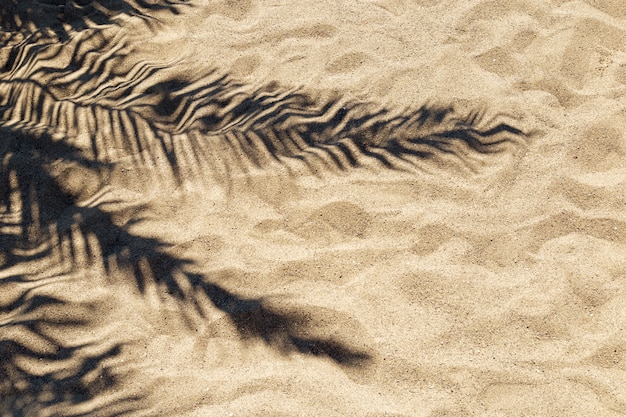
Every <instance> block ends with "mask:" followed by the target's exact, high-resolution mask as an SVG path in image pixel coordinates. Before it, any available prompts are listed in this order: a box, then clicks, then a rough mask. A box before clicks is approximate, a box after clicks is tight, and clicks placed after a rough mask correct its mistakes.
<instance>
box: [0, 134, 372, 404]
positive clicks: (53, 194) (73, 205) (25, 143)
mask: <svg viewBox="0 0 626 417" xmlns="http://www.w3.org/2000/svg"><path fill="white" fill-rule="evenodd" d="M0 139H1V142H0V143H2V154H0V157H1V158H0V159H1V160H2V161H3V165H2V172H1V174H2V175H1V176H0V178H3V179H4V181H3V183H2V188H0V190H1V191H2V193H1V194H0V197H1V199H0V208H2V213H1V215H0V220H1V223H0V226H1V227H0V242H2V244H3V245H2V247H1V249H2V252H1V254H2V259H3V267H5V269H6V270H10V269H9V268H10V267H12V266H14V265H16V264H19V263H23V262H29V261H33V260H36V259H40V258H54V257H58V258H59V259H58V263H59V264H60V265H62V266H63V265H64V266H65V267H64V268H62V269H61V272H60V274H59V275H64V274H65V275H66V274H69V273H71V272H72V271H75V270H77V269H80V268H86V267H87V265H89V264H94V263H99V262H102V263H103V265H104V268H105V270H106V271H107V272H108V273H110V274H112V272H113V271H112V269H113V268H115V269H117V270H120V269H122V270H126V271H128V272H129V274H128V275H130V276H132V277H134V280H135V285H136V287H137V288H138V289H139V290H140V291H141V292H144V291H145V290H146V287H148V286H151V285H153V286H156V287H158V288H160V289H162V290H163V291H162V294H164V296H165V297H170V298H174V299H176V300H178V301H179V304H180V311H181V313H183V315H185V316H186V317H188V318H190V319H191V317H192V316H196V315H198V316H200V317H205V312H206V310H207V308H209V304H210V305H212V306H214V307H215V308H217V309H219V310H221V311H223V312H224V313H225V314H226V315H227V317H228V318H229V319H230V320H231V321H232V323H233V324H234V325H235V328H236V329H237V331H238V332H239V334H240V335H241V336H242V338H243V339H244V340H245V339H258V340H262V341H264V342H265V343H267V344H268V345H269V346H272V347H274V348H276V349H278V350H279V351H281V352H284V353H290V352H299V353H303V354H310V355H315V356H326V357H329V358H331V359H332V360H334V361H335V362H336V363H339V364H342V365H345V366H358V365H362V364H363V363H365V362H367V360H368V359H369V358H370V355H369V354H368V353H366V352H361V351H358V350H355V349H351V348H350V347H347V346H345V345H344V344H342V343H340V342H337V341H334V340H330V339H328V340H326V339H323V338H311V337H304V336H301V334H302V331H303V329H305V328H306V326H307V322H308V319H307V318H303V317H300V316H299V315H298V314H293V313H282V312H279V311H274V310H273V309H271V308H269V307H267V306H266V305H265V303H264V300H263V299H260V298H259V299H248V298H243V297H239V296H237V295H235V294H233V293H232V292H229V291H227V290H226V289H224V288H222V287H221V286H220V285H218V284H216V283H213V282H211V281H210V280H209V279H207V277H204V276H202V275H199V274H195V273H192V272H189V271H188V267H189V266H191V265H192V262H191V261H190V260H187V259H180V258H177V257H175V256H172V255H171V254H169V253H168V251H167V248H168V245H167V244H166V243H164V242H162V241H160V240H158V239H154V238H146V237H142V236H136V235H133V234H132V233H129V232H128V230H127V229H128V227H129V226H130V225H132V224H128V225H126V226H125V227H122V226H119V225H117V224H116V222H115V221H114V219H113V216H112V215H111V214H110V213H109V212H107V211H106V210H105V209H104V208H103V206H105V205H106V204H105V203H99V204H94V205H92V206H85V205H84V204H83V203H82V202H81V201H79V199H80V198H79V197H80V190H78V191H77V190H73V189H68V188H67V185H66V184H65V183H64V180H65V179H67V178H65V177H63V176H62V175H54V171H55V169H54V168H53V167H52V165H54V164H57V165H58V164H62V165H63V166H65V167H69V168H71V169H74V170H76V169H80V170H83V171H84V173H87V172H89V173H95V174H96V176H97V177H98V176H99V175H101V174H102V173H103V171H106V170H107V169H108V168H109V166H108V165H105V164H102V163H98V162H94V161H93V160H90V159H86V158H84V156H83V155H82V154H81V152H80V151H79V150H78V149H76V148H75V147H73V146H71V145H69V144H67V143H65V142H63V141H60V140H54V139H53V138H52V137H51V136H50V135H48V134H46V133H39V134H38V133H32V132H31V133H28V132H26V131H24V130H21V131H15V130H13V129H11V128H7V127H0ZM57 171H58V172H64V171H63V170H57ZM109 203H114V202H109ZM7 219H11V220H10V221H9V220H7ZM61 247H65V248H66V250H65V252H63V251H60V253H59V251H58V250H55V248H61ZM47 281H50V278H37V277H35V278H31V277H26V276H21V275H13V276H5V277H0V290H3V292H6V291H8V293H9V294H10V293H12V291H11V290H13V292H14V291H15V286H18V287H19V288H21V290H20V291H18V293H19V294H20V295H19V297H18V298H17V299H15V300H9V301H8V302H6V303H5V302H3V304H0V352H1V353H2V354H3V356H2V357H3V363H2V366H1V367H0V376H2V377H3V378H2V381H3V383H2V385H0V394H2V395H1V398H2V399H1V400H0V409H4V410H7V413H10V414H12V415H35V414H37V413H38V412H39V411H40V410H42V409H54V407H62V406H65V407H68V408H67V409H69V410H71V409H72V406H77V405H79V404H81V403H84V402H88V401H89V400H91V399H92V398H94V397H95V396H97V395H100V394H102V393H103V392H105V391H107V390H112V389H115V387H116V384H117V381H118V378H116V377H115V376H114V375H113V372H112V371H115V369H113V370H110V369H109V368H108V367H107V366H105V365H104V364H103V362H106V361H107V360H109V359H111V358H114V357H116V356H118V355H119V353H120V348H121V346H119V345H115V346H112V347H109V348H108V349H106V350H104V351H102V352H99V353H98V354H93V353H90V354H85V353H84V351H85V350H88V351H89V350H93V348H92V347H91V346H89V345H77V346H75V345H67V344H66V343H65V342H64V341H63V340H62V338H59V334H62V333H63V331H64V329H65V328H68V327H74V328H75V327H80V326H83V327H85V328H89V327H90V326H91V324H90V322H89V320H85V319H72V318H71V316H72V313H76V312H77V311H78V312H79V311H81V310H85V309H88V306H84V305H81V304H80V303H75V302H71V301H66V300H63V299H60V298H58V297H54V296H49V295H47V294H46V292H45V290H46V288H48V286H47V283H48V282H47ZM207 302H208V303H207ZM55 309H56V310H62V312H63V313H62V315H63V317H64V318H63V319H58V318H55V314H52V317H50V314H51V313H50V311H51V310H55ZM87 313H88V312H87ZM85 315H87V316H88V315H89V314H85ZM85 315H79V316H81V317H83V316H85ZM103 346H105V345H101V346H99V348H100V349H102V348H103ZM42 360H45V361H47V362H50V363H52V364H53V365H55V366H56V368H55V369H54V370H53V371H50V372H45V373H41V372H38V371H37V370H36V369H37V364H38V363H41V362H40V361H42ZM23 363H26V364H27V365H28V366H27V367H26V368H25V367H23V366H22V365H21V364H23ZM68 363H72V366H70V365H69V364H68ZM118 371H119V370H118ZM94 373H95V374H98V377H97V378H95V379H94V377H93V374H94ZM137 399H138V398H136V397H134V398H121V399H118V400H116V401H114V402H113V403H112V404H109V405H107V407H106V408H102V409H100V410H92V412H96V411H98V412H103V413H104V412H105V410H106V412H107V413H108V412H109V411H110V410H116V411H115V413H119V412H121V411H120V410H124V412H128V411H131V410H132V408H133V407H134V406H133V405H132V403H133V401H136V400H137ZM51 407H52V408H51ZM102 407H104V406H102ZM36 410H39V411H36ZM63 415H78V414H72V413H71V412H70V413H65V412H64V414H63Z"/></svg>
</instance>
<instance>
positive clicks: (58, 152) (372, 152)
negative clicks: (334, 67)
mask: <svg viewBox="0 0 626 417" xmlns="http://www.w3.org/2000/svg"><path fill="white" fill-rule="evenodd" d="M4 1H5V3H7V0H4ZM119 3H120V4H121V3H124V4H127V2H121V0H120V2H119ZM143 3H144V2H143V1H140V0H137V3H136V4H139V5H140V6H142V7H147V5H149V4H148V3H146V4H143ZM7 4H8V5H9V6H11V7H12V8H13V9H15V8H16V7H18V6H17V2H14V1H9V2H8V3H7ZM55 4H56V3H55ZM72 4H73V5H76V4H77V3H72ZM89 4H92V2H89ZM103 4H104V3H103ZM107 4H109V3H107ZM110 4H117V3H116V2H115V1H112V2H111V3H110ZM150 4H151V3H150ZM163 4H166V5H168V7H169V6H172V7H173V5H174V2H169V1H168V2H165V3H163ZM20 7H21V6H20ZM72 7H73V6H72ZM85 7H87V6H85ZM89 7H91V6H89ZM13 9H11V10H13ZM7 10H8V9H7ZM125 10H126V11H127V12H128V13H130V12H133V10H134V9H125ZM13 13H16V12H15V11H14V12H13ZM5 18H6V17H5V15H2V19H5ZM20 18H22V17H20ZM24 18H25V19H27V18H30V17H28V16H26V17H24ZM32 19H34V18H32ZM33 22H35V23H34V24H37V22H36V21H35V20H33ZM75 29H76V28H75ZM57 35H59V37H61V35H60V34H57ZM129 51H130V49H129V47H128V45H126V44H124V42H123V40H122V39H121V38H113V39H108V38H106V37H104V36H102V35H101V34H100V33H98V32H97V31H92V30H90V29H85V30H82V31H81V32H80V33H77V34H75V35H72V36H68V37H67V41H66V42H64V43H61V44H54V43H37V42H34V43H28V42H25V43H21V44H19V45H16V46H14V47H13V48H12V49H11V51H10V53H9V55H8V57H7V58H6V60H5V62H4V63H3V67H2V69H1V70H0V161H1V165H0V262H1V263H2V265H3V267H5V268H6V269H7V270H9V269H10V268H11V267H12V266H14V265H18V264H20V263H24V262H29V261H33V260H40V259H50V260H51V262H55V261H54V260H55V259H56V260H57V261H58V264H59V265H60V270H61V272H60V274H59V275H60V276H62V275H64V274H68V273H71V272H72V271H75V270H76V269H80V268H85V267H86V266H87V265H93V264H95V263H98V264H101V265H102V266H103V268H104V271H105V272H106V273H107V274H108V275H109V276H111V277H113V276H115V275H116V274H115V271H119V270H122V271H124V272H125V273H124V274H122V276H123V277H125V278H126V279H129V278H130V279H132V280H134V282H132V283H131V284H132V285H133V286H134V287H136V288H137V289H138V290H139V291H140V292H141V293H146V292H147V291H148V289H149V288H157V289H158V291H159V293H160V294H161V295H162V296H163V297H164V298H167V299H173V300H176V301H177V302H178V304H179V310H180V312H181V313H182V314H183V316H184V317H186V318H187V319H188V320H189V322H192V321H193V320H195V319H196V318H197V317H200V318H206V317H207V310H208V309H209V308H214V309H215V308H216V309H218V310H220V311H221V312H223V313H224V314H225V316H226V317H227V318H228V320H230V322H231V323H232V324H233V325H234V328H235V329H236V330H237V332H238V333H239V335H240V336H241V337H242V339H244V340H260V341H263V342H264V343H266V344H267V345H269V346H271V347H272V348H275V349H277V350H278V351H280V352H283V353H292V352H296V353H302V354H307V355H312V356H323V357H327V358H330V359H331V360H333V361H335V362H336V363H338V364H341V365H344V366H362V365H365V364H367V363H368V361H369V360H370V359H371V358H372V356H373V355H372V354H371V353H370V352H368V351H366V350H364V349H360V348H355V347H353V346H348V345H347V344H346V343H343V342H341V341H339V340H337V339H333V338H332V337H330V336H329V337H312V336H309V335H308V334H309V333H308V332H307V329H308V328H311V327H314V326H315V317H312V316H314V314H313V313H310V314H309V312H307V311H306V308H303V309H301V310H300V311H296V312H294V311H284V310H280V309H278V308H275V307H272V305H271V303H269V302H268V300H267V299H265V298H263V297H258V298H247V297H242V296H239V295H237V294H235V293H233V292H231V291H228V290H227V289H226V288H225V287H224V286H223V285H220V283H219V282H216V280H215V279H214V277H211V276H204V275H200V274H197V273H194V272H193V262H192V261H191V260H190V259H185V258H181V257H178V256H175V255H172V253H171V251H170V250H169V245H168V244H167V242H164V241H162V240H160V239H157V238H154V237H146V236H141V235H137V234H134V233H132V232H131V230H132V226H133V225H134V224H135V223H136V222H140V221H142V216H141V213H142V211H141V207H140V206H135V209H136V211H137V213H139V215H137V216H134V217H133V220H132V221H130V222H126V223H124V224H120V221H118V220H117V219H116V213H115V210H116V208H115V207H116V206H117V205H116V203H118V202H116V201H111V200H108V201H107V198H106V197H105V194H106V192H105V191H106V190H105V187H104V185H105V184H107V183H108V182H110V179H111V177H112V175H113V173H114V172H115V170H116V167H118V166H119V165H120V164H122V163H129V162H128V161H130V164H131V168H134V169H136V170H141V171H142V172H145V173H146V174H149V176H148V178H151V179H152V181H153V184H154V185H156V186H159V187H167V186H169V185H171V184H174V185H180V184H181V183H182V182H183V181H203V182H206V183H208V184H209V186H213V185H214V184H217V185H223V184H228V183H229V181H231V180H232V179H231V177H232V176H233V175H237V174H238V173H243V174H246V173H248V172H249V171H251V170H254V169H269V168H270V167H276V166H278V167H282V168H286V169H287V170H289V171H290V172H291V173H292V175H299V174H297V172H301V171H302V169H300V168H303V169H304V171H305V172H308V173H312V174H318V173H340V172H343V171H347V170H349V169H353V168H361V167H367V166H369V165H371V164H374V165H376V166H378V167H382V168H383V169H390V170H405V171H411V170H416V169H419V168H420V166H421V165H422V164H423V163H425V162H427V161H443V162H446V163H447V162H449V161H453V162H458V163H460V164H461V165H462V166H465V167H467V168H468V169H469V170H470V171H476V170H480V167H481V164H482V163H483V162H484V159H485V158H486V159H488V160H489V159H490V158H492V157H496V158H497V155H498V154H500V153H506V152H507V151H508V150H510V149H511V147H515V146H518V145H520V144H523V142H524V136H525V135H524V133H523V132H522V131H521V130H519V129H517V128H515V127H514V126H512V125H510V124H508V123H505V122H502V121H500V116H496V117H495V118H493V119H491V120H486V116H485V115H484V113H483V112H475V113H472V114H469V115H466V116H462V117H461V116H458V115H457V114H456V113H455V112H454V111H453V109H452V108H449V107H445V106H444V107H438V106H426V105H425V106H422V107H419V108H418V109H417V110H402V111H394V110H391V109H387V108H383V107H380V106H378V107H377V106H375V105H373V104H371V103H361V102H355V101H350V100H345V99H343V98H330V99H314V98H312V97H311V96H309V95H307V94H304V93H302V92H298V91H290V90H282V89H281V88H280V87H278V86H276V85H267V86H264V87H262V88H250V87H249V86H246V85H243V84H240V83H237V82H235V81H233V80H232V79H230V78H229V77H228V76H226V75H223V74H219V73H218V72H217V71H214V72H209V73H208V74H205V75H203V76H201V77H197V78H189V79H187V78H183V77H176V76H164V75H163V72H164V70H167V69H168V65H169V64H155V63H149V62H138V63H134V64H133V63H129V62H128V59H127V56H128V54H129ZM62 56H63V57H69V58H63V59H61V58H60V57H62ZM76 178H79V179H80V181H78V182H76ZM215 180H216V181H215ZM47 282H48V280H47V279H39V278H37V277H35V278H33V277H27V276H24V275H22V274H14V275H11V276H0V290H2V289H3V288H4V289H6V288H12V287H11V286H14V285H21V286H22V287H20V288H23V290H22V292H21V296H19V297H17V299H14V300H10V301H9V302H7V303H5V304H2V305H0V314H1V316H0V320H1V321H0V326H1V327H0V330H1V331H2V332H3V334H0V353H3V355H4V357H6V358H7V360H6V361H5V362H3V364H2V367H1V368H0V372H2V375H0V376H6V378H4V379H3V381H4V385H0V394H4V393H6V396H5V395H2V400H0V409H6V410H9V412H10V413H13V414H17V415H19V414H20V413H22V414H23V415H27V414H28V415H32V414H33V413H32V412H31V411H32V408H29V407H34V405H33V404H35V403H37V402H41V401H43V404H44V405H46V404H47V405H49V406H50V407H52V403H51V402H50V403H47V402H46V401H47V400H42V398H44V397H45V398H46V399H47V398H50V396H51V395H52V397H53V398H54V399H56V400H57V401H60V402H62V403H66V404H70V405H77V404H79V403H84V402H86V401H88V400H89V399H90V398H93V397H94V396H95V395H98V393H99V392H100V391H103V390H108V389H113V388H112V387H114V385H115V383H116V379H115V378H114V377H109V376H110V375H109V374H107V372H109V371H107V368H106V366H105V365H104V364H105V363H106V362H107V360H109V359H111V358H114V357H116V356H117V355H119V352H120V346H109V347H107V348H106V349H104V350H101V351H100V352H98V353H97V354H91V355H89V354H84V353H83V350H84V349H87V346H82V345H79V346H74V345H66V344H64V343H63V342H62V341H61V340H59V339H56V338H55V336H54V334H57V333H58V332H60V331H61V330H60V329H61V328H62V324H59V323H56V322H50V323H47V322H46V320H48V318H47V317H46V316H45V314H44V313H43V311H44V310H46V309H45V308H44V306H45V307H55V308H56V307H58V308H64V309H65V308H66V309H68V310H72V309H76V308H77V309H80V308H83V307H84V306H80V305H77V303H72V302H69V301H67V300H63V299H61V298H58V297H56V298H55V297H52V296H49V295H47V294H46V293H45V291H44V289H45V288H46V285H47V284H46V283H47ZM3 302H4V301H3ZM40 311H41V314H39V312H40ZM31 316H32V317H31ZM24 317H28V318H27V319H26V318H24ZM48 321H49V320H48ZM68 325H72V326H81V325H84V326H89V323H87V322H85V323H81V322H70V323H68ZM7 329H21V330H19V331H17V334H20V332H21V333H23V334H30V335H32V338H33V339H35V340H41V341H43V342H42V343H43V345H44V346H45V351H44V350H42V349H40V348H38V347H34V346H31V345H29V344H28V343H25V342H23V341H22V340H21V339H15V338H12V337H11V336H10V334H9V333H8V330H7ZM51 329H52V330H51ZM50 332H52V333H50ZM53 333H54V334H53ZM46 352H51V353H46ZM46 355H47V356H46ZM40 357H45V358H47V359H48V360H49V361H51V362H58V363H63V362H64V361H65V360H66V359H67V360H70V359H72V360H74V361H75V362H76V363H77V364H76V365H75V366H74V367H73V368H71V369H72V370H71V371H69V373H68V372H65V373H59V372H49V373H46V374H43V375H40V374H35V373H33V372H32V371H30V370H27V369H24V368H22V367H21V366H20V363H21V362H22V361H23V360H24V358H26V361H36V360H38V359H39V358H40ZM81 358H82V359H81ZM79 359H80V360H82V362H80V360H79ZM94 372H96V373H97V372H99V373H100V374H101V375H102V376H103V380H104V381H105V383H101V382H99V383H93V384H92V383H91V382H89V381H91V379H90V377H89V375H92V374H93V373H94ZM111 372H112V371H111ZM107 375H109V376H107ZM111 375H112V374H111ZM98 384H100V385H98ZM72 392H74V393H78V394H76V395H74V394H71V393H72ZM50 393H52V394H50ZM72 395H74V396H72ZM126 400H127V399H120V400H119V401H117V402H115V403H114V404H112V405H111V407H113V408H110V409H108V410H109V411H106V412H110V411H111V410H113V409H115V410H122V411H115V412H112V413H118V414H123V413H124V412H125V411H123V409H124V407H130V408H128V410H130V409H131V408H132V407H131V406H130V405H128V404H127V402H126ZM125 404H126V405H125ZM2 407H4V408H2ZM101 411H102V413H105V411H104V410H101ZM98 412H100V411H98ZM76 415H78V414H76Z"/></svg>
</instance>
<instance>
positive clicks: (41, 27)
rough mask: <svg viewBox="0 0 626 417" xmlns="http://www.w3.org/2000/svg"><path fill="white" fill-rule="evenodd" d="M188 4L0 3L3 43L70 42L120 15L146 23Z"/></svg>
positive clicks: (165, 0)
mask: <svg viewBox="0 0 626 417" xmlns="http://www.w3.org/2000/svg"><path fill="white" fill-rule="evenodd" d="M185 1H186V0H181V1H172V0H158V1H146V0H67V1H66V0H0V28H2V32H1V37H0V42H5V43H10V42H11V41H13V40H15V39H16V38H18V36H20V35H21V36H26V37H28V36H32V35H37V36H36V37H37V39H42V37H55V38H56V39H58V40H59V41H67V40H68V39H69V37H70V35H71V34H72V33H73V32H76V31H81V30H85V29H88V28H90V27H93V26H96V25H108V24H111V23H113V21H114V19H115V18H116V17H117V16H119V15H127V16H138V17H140V18H142V19H143V20H145V21H146V22H147V23H150V22H151V21H152V19H153V18H152V17H151V16H150V12H155V11H168V12H171V13H179V8H180V7H181V6H182V5H184V4H185Z"/></svg>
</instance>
